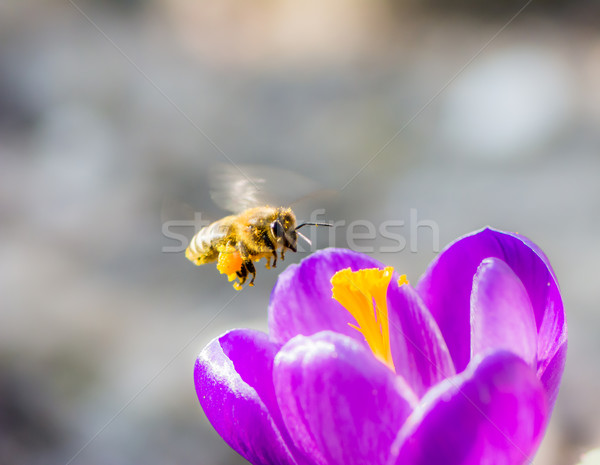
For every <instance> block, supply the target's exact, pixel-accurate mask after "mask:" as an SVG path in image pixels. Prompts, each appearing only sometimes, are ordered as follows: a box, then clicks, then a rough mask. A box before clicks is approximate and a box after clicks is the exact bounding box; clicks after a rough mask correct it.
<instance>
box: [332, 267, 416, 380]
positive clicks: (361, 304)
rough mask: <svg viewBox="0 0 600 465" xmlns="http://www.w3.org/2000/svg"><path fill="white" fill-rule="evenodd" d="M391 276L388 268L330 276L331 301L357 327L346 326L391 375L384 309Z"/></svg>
mask: <svg viewBox="0 0 600 465" xmlns="http://www.w3.org/2000/svg"><path fill="white" fill-rule="evenodd" d="M393 272H394V269H393V268H392V267H391V266H388V267H386V268H385V269H383V270H380V269H378V268H372V269H364V270H358V271H352V270H351V269H350V268H346V269H345V270H340V271H338V272H337V273H336V274H334V275H333V277H332V278H331V284H332V285H333V288H332V292H333V298H334V299H335V300H337V301H338V302H339V303H340V304H342V305H343V306H344V308H345V309H346V310H347V311H348V312H349V313H350V315H352V316H353V317H354V319H355V320H356V323H357V325H358V326H357V325H354V324H352V323H348V324H349V325H350V326H352V327H353V328H354V329H356V330H357V331H358V332H359V333H361V334H362V335H363V336H364V337H365V340H366V341H367V344H369V347H370V348H371V351H372V352H373V354H374V355H375V357H377V358H378V359H379V360H381V361H382V362H383V363H385V364H386V365H387V366H388V367H389V368H390V369H391V370H392V371H394V372H395V371H396V370H395V368H394V361H393V360H392V351H391V347H390V328H389V320H388V308H387V289H388V286H389V284H390V281H391V280H392V274H393ZM400 279H401V280H402V278H400ZM404 279H406V276H404ZM373 305H374V306H375V308H373Z"/></svg>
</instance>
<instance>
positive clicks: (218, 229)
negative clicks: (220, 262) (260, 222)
mask: <svg viewBox="0 0 600 465" xmlns="http://www.w3.org/2000/svg"><path fill="white" fill-rule="evenodd" d="M234 218H235V217H234V216H227V217H225V218H223V219H221V220H219V221H215V222H214V223H211V224H209V225H208V226H206V227H204V228H202V229H201V230H200V231H198V232H197V233H196V235H195V236H194V237H192V240H191V241H190V245H189V246H188V248H187V250H186V251H185V256H186V257H187V259H188V260H190V261H192V262H194V264H196V265H203V264H205V263H210V262H214V261H215V260H216V259H217V258H218V256H219V246H221V245H222V243H223V240H224V239H226V238H227V236H228V235H229V234H230V231H231V227H232V220H233V219H234Z"/></svg>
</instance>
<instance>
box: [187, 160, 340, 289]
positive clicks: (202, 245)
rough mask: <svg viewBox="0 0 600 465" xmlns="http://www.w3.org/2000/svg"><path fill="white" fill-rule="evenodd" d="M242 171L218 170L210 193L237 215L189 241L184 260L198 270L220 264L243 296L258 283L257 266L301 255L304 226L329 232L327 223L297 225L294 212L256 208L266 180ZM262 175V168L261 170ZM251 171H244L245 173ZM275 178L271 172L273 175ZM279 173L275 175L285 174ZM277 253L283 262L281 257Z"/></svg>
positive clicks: (247, 169)
mask: <svg viewBox="0 0 600 465" xmlns="http://www.w3.org/2000/svg"><path fill="white" fill-rule="evenodd" d="M234 169H239V168H238V167H231V166H219V167H218V169H217V170H215V172H213V176H212V180H213V181H212V182H213V184H214V182H215V180H217V181H218V183H217V186H216V187H214V188H213V189H211V197H212V198H213V200H215V202H216V203H217V204H219V205H221V206H223V207H224V208H226V209H228V210H230V211H236V210H237V211H239V212H238V213H237V214H234V215H229V216H226V217H224V218H222V219H220V220H218V221H215V222H213V223H211V224H210V225H208V226H205V227H204V228H202V229H200V230H199V231H198V232H197V233H196V235H195V236H194V237H193V238H192V240H191V241H190V244H189V246H188V248H187V249H186V251H185V256H186V258H187V259H188V260H190V261H191V262H192V263H194V264H195V265H204V264H206V263H213V262H217V270H219V272H221V273H222V274H225V275H227V277H228V279H229V281H235V280H236V278H237V282H234V283H233V287H234V289H236V290H241V289H242V286H243V285H244V283H245V282H246V280H247V278H248V276H249V275H251V276H252V279H251V280H250V283H249V284H248V285H249V286H254V280H255V278H256V267H255V266H254V263H255V262H258V261H260V260H261V259H263V258H265V259H266V268H267V269H270V268H275V267H276V266H277V260H278V258H279V259H281V260H284V259H285V252H286V250H291V251H292V252H296V251H297V243H298V238H302V239H304V240H305V241H306V242H307V243H308V244H310V240H309V239H308V238H307V237H306V236H304V235H303V234H302V233H301V232H299V231H298V230H299V229H300V228H303V227H304V226H309V225H311V226H331V225H330V224H327V223H314V222H303V223H301V224H299V225H298V224H297V222H296V215H295V214H294V212H293V211H292V209H291V208H290V207H283V206H280V207H273V206H269V205H258V206H252V204H255V203H260V202H261V194H262V193H263V192H264V191H263V189H261V188H260V187H259V186H261V185H262V184H265V183H266V180H265V178H264V177H256V178H252V177H250V176H246V177H245V178H244V177H241V176H240V173H235V172H234V171H233V170H234ZM261 170H263V171H264V168H261ZM245 171H249V172H251V171H252V170H250V169H249V167H245V170H243V172H245ZM270 171H271V173H273V170H270ZM280 171H281V170H275V174H281V173H280ZM278 251H279V252H280V253H279V256H278V254H277V252H278Z"/></svg>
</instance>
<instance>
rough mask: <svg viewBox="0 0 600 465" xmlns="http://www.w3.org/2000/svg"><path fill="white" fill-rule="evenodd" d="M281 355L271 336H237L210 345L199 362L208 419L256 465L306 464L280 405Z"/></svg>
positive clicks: (198, 386)
mask: <svg viewBox="0 0 600 465" xmlns="http://www.w3.org/2000/svg"><path fill="white" fill-rule="evenodd" d="M276 352H277V347H276V346H275V345H274V344H273V343H271V342H269V340H268V337H267V335H266V334H264V333H261V332H259V331H251V330H233V331H230V332H228V333H226V334H224V335H223V336H220V337H218V338H216V339H214V340H213V341H212V342H210V343H209V344H208V345H207V346H206V347H205V348H204V350H203V351H202V352H201V353H200V355H199V356H198V359H197V360H196V366H195V370H194V379H195V383H196V392H197V394H198V399H199V400H200V404H201V405H202V408H203V409H204V413H206V416H207V417H208V420H209V421H210V423H211V424H212V426H213V427H214V428H215V430H216V431H217V433H219V435H220V436H221V437H222V438H223V439H224V440H225V442H227V444H229V446H230V447H231V448H233V449H234V450H235V451H237V452H238V453H239V454H240V455H241V456H242V457H244V458H245V459H247V460H248V461H249V462H251V463H253V464H264V465H271V464H273V463H281V464H296V463H301V462H300V461H298V460H296V459H295V458H294V455H295V449H294V448H293V445H292V441H291V440H290V438H289V435H288V433H287V431H286V429H285V427H284V425H283V421H282V419H281V413H280V411H279V408H278V407H277V401H276V399H275V392H274V389H273V381H272V371H273V359H274V357H275V354H276Z"/></svg>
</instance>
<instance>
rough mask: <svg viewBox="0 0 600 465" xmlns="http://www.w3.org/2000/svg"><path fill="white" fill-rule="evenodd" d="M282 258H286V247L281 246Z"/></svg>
mask: <svg viewBox="0 0 600 465" xmlns="http://www.w3.org/2000/svg"><path fill="white" fill-rule="evenodd" d="M281 260H285V247H282V248H281Z"/></svg>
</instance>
